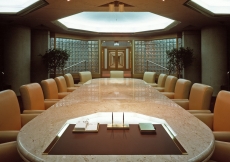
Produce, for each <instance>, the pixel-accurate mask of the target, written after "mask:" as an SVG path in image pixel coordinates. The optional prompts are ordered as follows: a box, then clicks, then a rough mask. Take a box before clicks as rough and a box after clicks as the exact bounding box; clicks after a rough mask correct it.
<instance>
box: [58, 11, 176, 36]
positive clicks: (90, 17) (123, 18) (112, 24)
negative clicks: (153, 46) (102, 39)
mask: <svg viewBox="0 0 230 162" xmlns="http://www.w3.org/2000/svg"><path fill="white" fill-rule="evenodd" d="M58 22H60V23H61V24H63V25H64V26H65V27H67V28H68V29H76V30H83V31H91V32H98V33H135V32H144V31H152V30H160V29H165V28H166V27H167V26H169V25H170V24H172V23H173V22H175V21H174V20H172V19H169V18H166V17H163V16H159V15H156V14H153V13H150V12H81V13H79V14H75V15H72V16H68V17H65V18H62V19H59V20H58Z"/></svg>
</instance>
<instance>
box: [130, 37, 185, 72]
mask: <svg viewBox="0 0 230 162" xmlns="http://www.w3.org/2000/svg"><path fill="white" fill-rule="evenodd" d="M177 44H178V46H181V38H179V39H178V42H177V38H173V39H161V40H150V41H135V43H134V45H135V46H134V73H136V74H137V73H144V72H145V71H154V72H157V73H165V74H168V70H167V57H166V51H167V50H171V49H173V48H177ZM147 61H149V62H148V66H147Z"/></svg>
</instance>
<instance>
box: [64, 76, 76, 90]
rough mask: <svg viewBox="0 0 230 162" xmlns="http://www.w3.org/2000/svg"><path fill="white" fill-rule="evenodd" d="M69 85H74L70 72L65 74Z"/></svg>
mask: <svg viewBox="0 0 230 162" xmlns="http://www.w3.org/2000/svg"><path fill="white" fill-rule="evenodd" d="M64 78H65V81H66V85H67V87H74V80H73V76H72V75H71V74H70V73H67V74H65V75H64Z"/></svg>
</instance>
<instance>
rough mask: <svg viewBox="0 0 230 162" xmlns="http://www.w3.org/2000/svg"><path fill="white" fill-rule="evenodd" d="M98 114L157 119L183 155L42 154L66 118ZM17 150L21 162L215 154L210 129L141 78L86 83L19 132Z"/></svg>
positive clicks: (170, 158) (205, 156) (205, 157)
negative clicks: (131, 113)
mask: <svg viewBox="0 0 230 162" xmlns="http://www.w3.org/2000/svg"><path fill="white" fill-rule="evenodd" d="M100 112H133V113H138V114H143V115H144V116H150V117H152V118H156V119H162V120H163V121H165V122H166V123H167V124H168V125H169V126H170V128H171V129H172V130H173V132H174V134H175V137H176V138H177V140H178V141H179V142H180V144H181V145H182V146H183V148H184V149H185V150H186V151H187V153H188V154H187V155H44V154H43V152H44V151H45V149H46V148H47V147H48V146H49V144H50V143H51V142H52V141H53V139H54V138H55V136H56V135H57V134H58V132H59V131H60V129H61V128H62V127H63V126H64V125H65V123H67V121H71V119H75V118H80V117H82V116H86V115H90V114H95V113H100ZM17 144H18V151H19V153H20V154H21V156H22V157H23V158H24V160H25V161H49V162H53V161H68V162H69V161H70V162H71V161H105V162H108V161H157V162H161V161H164V162H165V161H176V162H177V161H207V160H208V159H209V158H210V156H211V154H212V152H213V150H214V147H215V146H214V136H213V134H212V131H211V130H210V129H209V128H208V127H207V126H206V125H205V124H204V123H202V122H201V121H199V120H198V119H197V118H196V117H194V116H193V115H192V114H190V113H188V112H187V111H186V110H184V109H183V108H181V107H180V106H179V105H177V104H175V103H174V102H173V101H171V100H170V99H168V98H167V97H165V96H163V95H162V94H161V93H160V92H158V91H157V90H155V89H154V88H153V87H151V86H149V85H148V84H146V83H145V82H144V81H143V80H140V79H131V78H124V79H123V78H121V79H116V78H101V79H93V80H90V81H88V82H87V83H86V84H84V85H83V86H81V87H79V88H78V89H77V90H75V91H74V92H72V93H71V94H69V95H68V96H66V97H65V98H64V99H62V100H61V101H59V102H57V103H56V104H55V105H53V106H52V107H50V108H49V109H48V110H46V111H45V112H43V113H42V114H40V115H38V116H37V117H36V118H34V119H33V120H32V121H30V122H29V123H28V124H26V125H25V126H24V127H23V128H22V129H21V130H20V132H19V134H18V137H17Z"/></svg>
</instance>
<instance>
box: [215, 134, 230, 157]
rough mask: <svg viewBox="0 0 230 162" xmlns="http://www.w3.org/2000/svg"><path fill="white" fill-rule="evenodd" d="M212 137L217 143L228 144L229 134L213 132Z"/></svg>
mask: <svg viewBox="0 0 230 162" xmlns="http://www.w3.org/2000/svg"><path fill="white" fill-rule="evenodd" d="M213 135H214V137H215V140H217V141H223V142H230V132H227V131H226V132H221V131H214V132H213ZM229 153H230V152H229Z"/></svg>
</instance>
